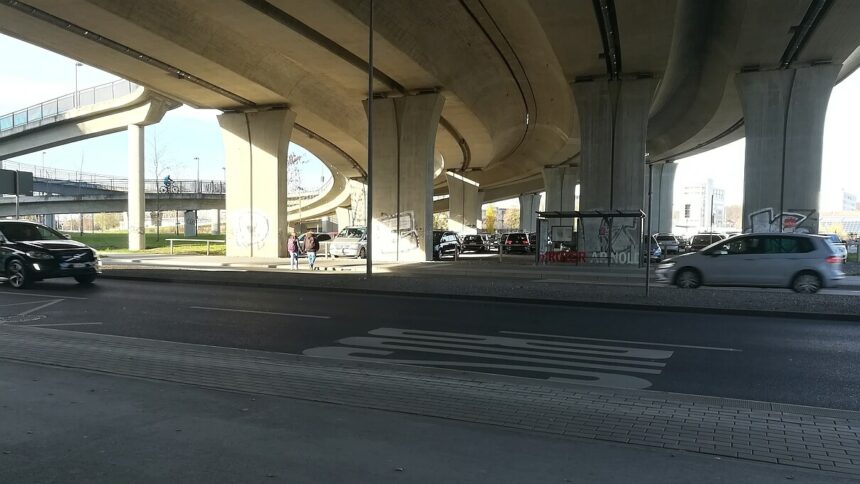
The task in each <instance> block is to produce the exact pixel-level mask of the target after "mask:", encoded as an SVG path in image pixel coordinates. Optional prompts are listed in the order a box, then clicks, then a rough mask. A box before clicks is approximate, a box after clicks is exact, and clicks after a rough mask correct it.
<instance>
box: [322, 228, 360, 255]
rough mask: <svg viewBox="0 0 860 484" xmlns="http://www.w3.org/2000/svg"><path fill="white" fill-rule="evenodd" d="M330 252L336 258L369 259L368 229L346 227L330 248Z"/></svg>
mask: <svg viewBox="0 0 860 484" xmlns="http://www.w3.org/2000/svg"><path fill="white" fill-rule="evenodd" d="M329 252H330V253H331V255H333V256H335V257H358V258H359V259H364V258H366V257H367V228H366V227H344V229H343V230H341V231H340V232H338V234H337V236H336V237H335V238H334V240H333V241H332V242H331V245H330V246H329Z"/></svg>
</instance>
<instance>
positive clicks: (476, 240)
mask: <svg viewBox="0 0 860 484" xmlns="http://www.w3.org/2000/svg"><path fill="white" fill-rule="evenodd" d="M467 250H470V251H472V252H486V251H487V250H490V238H489V237H488V236H487V235H486V234H477V235H466V236H464V237H463V243H462V251H463V252H466V251H467Z"/></svg>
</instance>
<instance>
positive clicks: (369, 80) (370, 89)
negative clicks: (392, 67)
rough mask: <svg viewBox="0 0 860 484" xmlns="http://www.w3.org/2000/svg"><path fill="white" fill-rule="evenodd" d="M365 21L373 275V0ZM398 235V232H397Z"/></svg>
mask: <svg viewBox="0 0 860 484" xmlns="http://www.w3.org/2000/svg"><path fill="white" fill-rule="evenodd" d="M369 14H370V15H369V20H368V23H367V27H368V29H367V32H368V33H367V200H365V202H366V203H367V216H366V218H367V254H366V256H367V258H366V259H365V261H366V262H367V276H368V277H370V276H371V275H373V0H370V12H369ZM398 236H399V234H398Z"/></svg>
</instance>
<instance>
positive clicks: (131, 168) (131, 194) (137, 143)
mask: <svg viewBox="0 0 860 484" xmlns="http://www.w3.org/2000/svg"><path fill="white" fill-rule="evenodd" d="M143 155H144V129H143V126H137V125H135V124H132V125H130V126H129V127H128V249H129V250H143V249H145V248H146V238H145V232H144V230H145V227H146V226H145V224H144V217H145V215H146V213H145V211H144V210H145V203H146V202H145V198H144V197H145V195H144V191H143V180H144V174H143V168H144V156H143Z"/></svg>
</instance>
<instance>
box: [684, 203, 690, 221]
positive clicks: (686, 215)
mask: <svg viewBox="0 0 860 484" xmlns="http://www.w3.org/2000/svg"><path fill="white" fill-rule="evenodd" d="M684 218H690V204H689V203H688V204H686V205H684Z"/></svg>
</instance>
